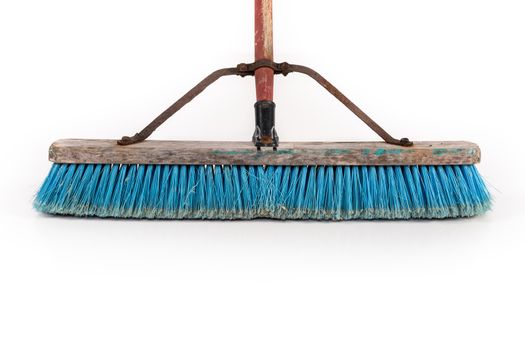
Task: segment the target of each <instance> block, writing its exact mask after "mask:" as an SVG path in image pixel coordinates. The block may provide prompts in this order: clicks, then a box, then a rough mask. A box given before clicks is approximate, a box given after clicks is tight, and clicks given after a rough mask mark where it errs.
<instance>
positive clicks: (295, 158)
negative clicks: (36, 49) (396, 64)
mask: <svg viewBox="0 0 525 350" xmlns="http://www.w3.org/2000/svg"><path fill="white" fill-rule="evenodd" d="M480 158H481V151H480V149H479V147H478V146H477V145H476V144H474V143H471V142H465V141H446V142H443V141H436V142H414V146H412V147H400V146H394V145H390V144H386V143H384V142H288V143H286V142H284V143H281V145H280V147H279V149H278V150H277V151H273V150H272V149H263V150H262V151H259V152H258V151H257V150H256V149H255V147H254V146H253V144H252V143H251V142H209V141H144V142H142V143H138V144H134V145H130V146H119V145H117V142H116V141H115V140H82V139H67V140H59V141H56V142H55V143H53V144H52V145H51V147H50V149H49V160H50V161H52V162H54V163H63V164H74V163H76V164H184V165H209V164H220V165H462V164H476V163H479V161H480Z"/></svg>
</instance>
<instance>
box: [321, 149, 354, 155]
mask: <svg viewBox="0 0 525 350" xmlns="http://www.w3.org/2000/svg"><path fill="white" fill-rule="evenodd" d="M347 154H352V151H351V150H349V149H329V150H327V151H326V155H327V156H344V155H347Z"/></svg>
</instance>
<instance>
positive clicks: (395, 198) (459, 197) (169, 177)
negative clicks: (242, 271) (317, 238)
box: [35, 164, 490, 220]
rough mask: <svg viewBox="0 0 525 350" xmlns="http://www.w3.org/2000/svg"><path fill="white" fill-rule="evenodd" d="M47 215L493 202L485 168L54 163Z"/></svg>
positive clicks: (42, 200)
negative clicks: (486, 180) (484, 177)
mask: <svg viewBox="0 0 525 350" xmlns="http://www.w3.org/2000/svg"><path fill="white" fill-rule="evenodd" d="M35 207H36V208H37V209H38V210H40V211H42V212H45V213H50V214H62V215H74V216H98V217H116V218H147V219H222V220H231V219H254V218H272V219H312V220H350V219H424V218H428V219H435V218H448V217H470V216H474V215H478V214H481V213H483V212H485V211H486V210H488V209H489V207H490V194H489V192H488V191H487V188H486V187H485V184H484V183H483V180H482V178H481V176H480V175H479V173H478V171H477V170H476V167H475V166H473V165H464V166H386V167H383V166H338V167H334V166H294V167H285V166H266V167H263V166H213V165H209V166H185V165H84V164H54V165H53V167H52V169H51V171H50V173H49V175H48V177H47V178H46V180H45V182H44V184H43V186H42V188H41V189H40V191H39V192H38V194H37V197H36V199H35Z"/></svg>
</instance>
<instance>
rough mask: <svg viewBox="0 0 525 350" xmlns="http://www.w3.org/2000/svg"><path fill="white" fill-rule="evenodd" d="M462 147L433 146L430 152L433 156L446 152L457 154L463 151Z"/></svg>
mask: <svg viewBox="0 0 525 350" xmlns="http://www.w3.org/2000/svg"><path fill="white" fill-rule="evenodd" d="M464 151H465V149H463V148H435V149H434V150H433V151H432V154H433V155H435V156H443V155H446V154H458V153H462V152H464Z"/></svg>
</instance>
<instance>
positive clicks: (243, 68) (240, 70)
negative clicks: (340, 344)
mask: <svg viewBox="0 0 525 350" xmlns="http://www.w3.org/2000/svg"><path fill="white" fill-rule="evenodd" d="M263 67H265V68H271V69H272V70H273V71H274V74H282V75H284V76H287V75H288V74H289V73H293V72H296V73H301V74H305V75H307V76H309V77H310V78H312V79H313V80H315V81H316V82H317V83H319V84H320V85H321V86H322V87H324V88H325V89H326V90H327V91H328V92H329V93H331V94H332V95H333V96H334V97H335V98H337V99H338V100H339V101H340V102H341V103H342V104H343V105H345V106H346V107H347V108H348V109H349V110H350V111H352V112H353V113H354V114H355V115H356V116H357V117H358V118H359V119H361V120H362V121H363V122H364V123H365V124H366V125H367V126H368V127H369V128H370V129H372V130H373V131H374V132H375V133H376V134H377V135H378V136H379V137H381V138H382V139H383V140H384V141H385V142H386V143H389V144H392V145H398V146H405V147H408V146H412V145H413V143H412V142H411V141H410V140H409V139H408V138H402V139H400V140H399V139H396V138H394V137H392V136H390V134H389V133H387V132H386V131H385V130H384V129H383V128H382V127H381V126H379V124H377V123H376V122H375V121H374V120H373V119H372V118H370V117H369V116H368V115H367V114H366V113H365V112H363V111H362V110H361V109H360V108H359V107H358V106H357V105H356V104H355V103H353V102H352V101H350V99H349V98H348V97H346V96H345V95H344V94H343V93H342V92H341V91H339V90H338V89H337V88H336V87H335V86H334V85H332V84H331V83H330V82H329V81H328V80H326V79H325V78H324V77H323V76H322V75H321V74H319V73H317V72H316V71H314V70H313V69H311V68H309V67H305V66H300V65H295V64H289V63H287V62H283V63H275V62H273V61H270V60H259V61H256V62H253V63H249V64H248V63H241V64H239V65H237V67H235V68H224V69H219V70H217V71H215V72H213V73H211V74H210V75H208V76H207V77H206V78H205V79H204V80H202V81H201V82H200V83H199V84H197V85H196V86H195V87H194V88H193V89H191V90H190V91H188V92H187V93H186V94H185V95H184V96H182V97H181V98H180V99H179V100H178V101H177V102H175V103H174V104H173V105H171V106H170V107H169V108H168V109H166V110H165V111H164V112H162V113H161V114H160V115H159V116H158V117H157V118H155V119H154V120H153V121H152V122H151V123H150V124H148V125H147V126H146V127H145V128H144V129H143V130H142V131H140V132H139V133H136V134H135V135H134V136H132V137H128V136H124V137H122V139H120V140H119V141H117V143H118V144H119V145H121V146H126V145H132V144H135V143H138V142H142V141H144V140H146V139H147V138H148V137H149V136H150V135H151V134H152V133H153V132H154V131H155V130H156V129H157V128H158V127H159V126H161V125H162V124H163V123H164V122H165V121H167V120H168V119H169V118H170V117H171V116H173V115H174V114H175V113H176V112H178V111H179V110H180V109H181V108H182V107H184V106H185V105H186V104H188V103H189V102H190V101H191V100H193V99H194V98H195V97H197V96H198V95H199V94H200V93H202V92H203V91H204V90H205V89H206V88H207V87H208V86H210V85H211V84H213V83H214V82H216V81H217V80H218V79H220V78H222V77H224V76H229V75H237V76H240V77H246V76H253V75H255V71H256V70H257V69H259V68H263Z"/></svg>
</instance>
